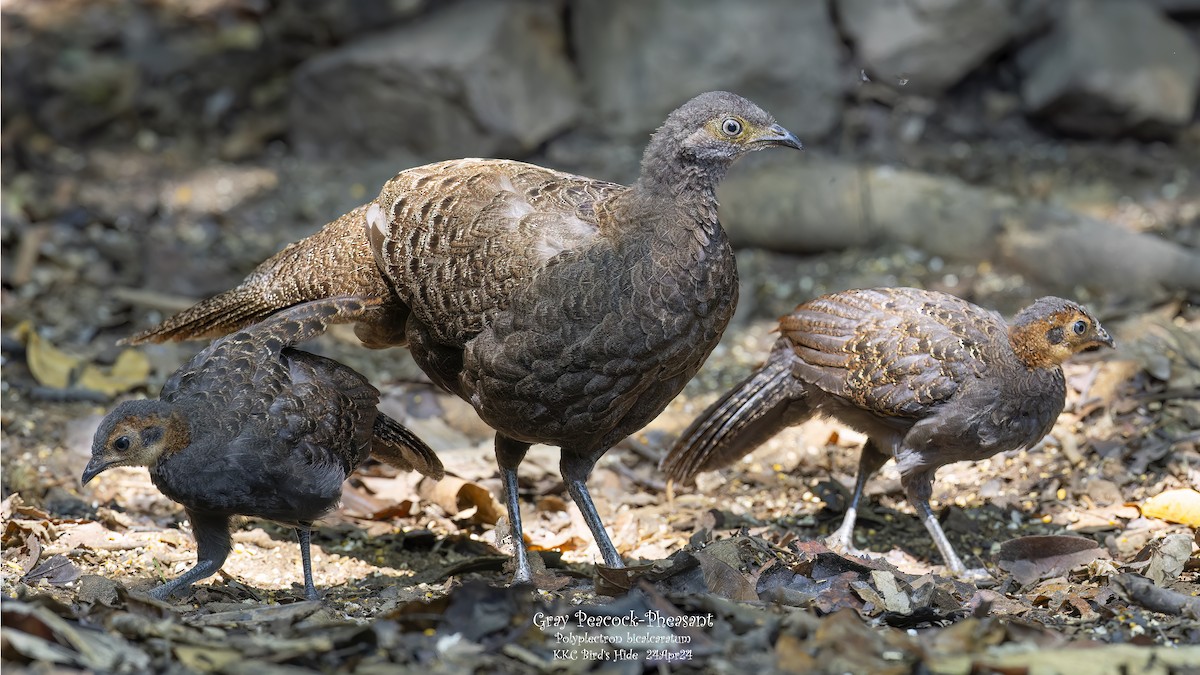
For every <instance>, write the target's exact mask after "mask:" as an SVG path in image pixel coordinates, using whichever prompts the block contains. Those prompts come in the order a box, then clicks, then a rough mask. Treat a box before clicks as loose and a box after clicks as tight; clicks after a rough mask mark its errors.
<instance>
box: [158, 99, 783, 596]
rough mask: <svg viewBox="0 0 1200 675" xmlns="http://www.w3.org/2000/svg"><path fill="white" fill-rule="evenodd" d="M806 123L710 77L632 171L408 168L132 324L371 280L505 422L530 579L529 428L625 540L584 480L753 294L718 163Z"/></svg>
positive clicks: (506, 460)
mask: <svg viewBox="0 0 1200 675" xmlns="http://www.w3.org/2000/svg"><path fill="white" fill-rule="evenodd" d="M774 146H786V147H792V148H799V147H800V143H799V141H797V140H796V137H795V136H793V135H792V134H791V133H790V132H788V131H787V130H786V129H784V128H783V127H781V126H779V125H778V124H776V123H775V120H774V119H773V118H772V117H771V116H770V115H768V114H767V113H766V112H764V111H763V110H762V109H761V108H759V107H758V106H756V105H755V104H753V103H751V102H750V101H747V100H746V99H744V98H741V97H740V96H735V95H733V94H730V93H727V92H709V93H707V94H701V95H700V96H697V97H696V98H694V99H692V100H691V101H688V102H687V103H685V104H684V105H683V106H681V107H680V108H679V109H677V110H675V111H674V112H672V113H671V114H670V115H669V116H668V117H667V120H666V121H665V122H664V123H663V125H662V127H660V128H659V129H658V131H656V132H655V133H654V135H653V136H652V137H651V139H650V143H649V145H648V146H647V147H646V151H645V153H644V154H643V156H642V165H641V175H640V176H639V177H638V180H637V182H636V183H634V184H633V185H631V186H624V185H617V184H615V183H608V182H605V181H599V180H595V179H591V178H585V177H583V176H575V175H571V174H567V173H562V172H559V171H552V170H549V169H544V168H541V167H538V166H534V165H531V164H524V163H521V162H512V161H506V160H495V159H463V160H455V161H449V162H439V163H437V164H429V165H426V166H419V167H416V168H413V169H409V170H407V171H403V172H401V173H400V174H398V175H397V176H395V177H394V178H393V179H392V180H390V181H389V182H388V183H387V184H386V185H385V186H384V187H383V190H382V192H381V193H380V194H379V196H378V197H377V198H376V199H375V200H374V201H372V202H370V203H369V204H366V205H364V206H362V207H360V208H358V209H356V210H355V211H352V212H351V213H349V214H346V215H345V216H343V217H342V218H340V219H338V220H337V221H335V222H333V223H330V224H329V225H327V226H326V227H325V229H324V230H322V231H321V232H318V233H317V234H315V235H313V236H311V237H309V238H308V239H305V240H304V241H301V242H298V243H296V244H293V245H291V246H289V247H288V248H286V249H284V250H283V251H282V252H280V253H279V254H278V255H276V256H275V257H274V258H272V259H270V260H268V261H266V262H265V263H263V264H262V265H260V266H259V268H258V269H257V270H255V271H254V272H253V273H251V275H250V276H249V277H248V278H247V279H246V280H245V281H244V282H243V283H242V284H241V285H240V286H238V287H237V288H234V289H232V290H230V291H228V292H226V293H222V294H221V295H218V296H216V297H214V298H211V299H209V300H206V301H204V302H202V303H200V304H199V305H197V306H195V307H193V308H191V309H188V310H185V311H184V312H182V313H180V314H178V315H176V316H174V317H172V318H170V319H168V320H167V321H166V322H164V323H163V324H162V325H160V326H157V327H155V328H153V329H151V330H149V331H147V332H145V333H142V334H140V335H137V336H135V337H134V341H143V340H155V341H158V340H166V339H183V338H189V337H195V336H202V335H205V334H211V333H214V332H215V333H221V332H225V331H228V330H232V329H235V328H237V327H238V326H240V325H244V322H246V321H249V320H253V318H254V317H257V316H261V315H262V314H263V313H265V312H270V311H272V310H273V309H276V308H278V307H281V306H286V305H289V304H292V303H295V302H300V301H303V300H306V299H310V298H313V297H323V296H324V295H325V294H329V293H331V292H343V293H352V294H355V295H360V294H374V295H376V296H377V297H380V298H383V299H384V300H385V302H386V305H387V308H388V311H387V312H385V313H384V314H382V315H379V316H377V317H375V319H376V320H372V321H360V322H359V323H358V326H357V331H358V335H359V337H360V338H362V340H363V342H364V343H366V344H368V345H369V346H386V345H393V344H395V345H404V344H407V345H408V347H409V349H410V350H411V352H412V355H413V358H414V359H415V360H416V362H417V364H418V365H420V367H421V369H422V370H424V371H425V373H426V374H428V375H429V377H430V378H431V379H433V380H434V381H435V382H437V383H438V384H439V385H441V386H443V387H445V388H446V389H448V390H449V391H451V392H453V393H455V394H457V395H458V396H461V397H462V398H463V399H465V400H467V401H469V402H470V403H471V404H472V405H473V406H474V408H475V410H476V411H477V412H478V413H479V415H480V417H482V418H483V420H484V421H486V422H487V423H488V424H489V425H490V426H491V427H492V428H494V429H495V430H496V459H497V463H498V464H499V465H500V472H501V475H502V477H503V481H504V490H505V499H506V503H507V505H508V515H509V519H510V520H511V522H512V525H513V532H514V537H513V538H514V545H515V546H514V548H515V551H516V563H517V564H516V572H515V574H514V577H513V578H514V581H528V580H529V579H530V578H531V568H530V566H529V562H528V559H527V555H526V551H525V545H524V540H523V539H522V532H521V517H520V511H519V507H518V500H517V467H518V466H519V465H520V463H521V461H522V460H523V459H524V457H525V452H526V451H527V450H528V449H529V446H530V445H531V444H533V443H546V444H549V445H556V446H559V447H560V448H561V449H562V455H561V461H560V468H561V471H562V475H563V480H564V482H565V483H566V486H567V490H568V492H569V493H570V495H571V497H572V499H574V500H575V503H576V504H578V506H579V508H580V510H581V511H582V513H583V516H584V520H585V521H586V522H587V524H588V526H589V528H590V529H591V531H592V534H593V536H594V537H595V539H596V543H597V544H598V546H599V548H600V552H601V554H602V555H603V557H604V562H605V563H606V564H608V565H610V566H613V567H620V566H621V564H622V563H621V557H620V555H618V553H617V550H616V548H615V547H614V546H613V544H612V541H611V540H610V539H609V537H608V534H607V532H605V530H604V524H603V523H602V522H601V521H600V516H599V514H597V512H596V508H595V506H594V505H593V503H592V499H591V496H590V495H589V493H588V489H587V484H586V480H587V477H588V475H589V474H590V473H591V470H592V467H593V466H595V463H596V461H597V460H598V459H599V458H600V456H601V455H603V454H604V453H605V452H606V451H607V450H608V449H609V448H611V447H612V446H613V445H614V444H615V443H616V442H617V441H619V440H621V439H622V438H624V437H625V436H627V435H629V434H630V433H633V432H634V431H637V430H638V429H640V428H641V427H643V426H645V425H646V424H647V423H648V422H649V421H650V420H652V419H654V417H655V416H657V415H658V414H659V413H660V412H661V411H662V410H663V408H665V407H666V405H667V403H668V402H669V401H670V400H671V399H672V398H674V397H675V395H676V394H678V393H679V390H680V389H682V388H683V385H684V383H686V382H687V381H688V380H689V379H691V377H692V375H693V374H695V372H696V370H697V369H698V368H699V367H700V364H701V363H703V362H704V359H705V358H706V357H707V356H708V354H709V352H711V351H712V349H713V347H714V346H716V344H717V341H718V340H719V339H720V337H721V334H722V332H723V331H724V330H725V326H726V325H727V324H728V323H729V318H730V316H732V314H733V308H734V305H735V304H736V302H737V290H738V285H737V267H736V262H735V260H734V257H733V250H732V248H731V247H730V245H729V240H728V238H727V237H726V235H725V231H724V230H723V229H722V228H721V224H720V223H719V222H718V220H717V199H716V187H717V183H718V182H719V181H720V180H721V178H722V177H723V176H724V175H725V172H726V170H727V169H728V168H729V167H730V166H731V165H732V164H733V163H734V161H736V160H737V159H738V158H739V157H741V156H742V155H745V154H746V153H748V152H751V151H754V150H759V149H762V148H768V147H774Z"/></svg>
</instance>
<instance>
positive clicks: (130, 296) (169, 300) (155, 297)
mask: <svg viewBox="0 0 1200 675" xmlns="http://www.w3.org/2000/svg"><path fill="white" fill-rule="evenodd" d="M109 292H110V293H111V295H112V297H113V298H115V299H117V300H120V301H122V302H127V303H129V304H131V305H138V306H140V307H149V308H150V309H157V310H161V311H164V312H181V311H183V310H185V309H187V308H188V307H191V306H192V305H194V304H196V303H197V302H199V301H198V300H196V299H195V298H189V297H185V296H182V295H175V294H172V293H160V292H158V291H151V290H147V289H145V288H129V287H127V286H117V287H116V288H113V289H112V290H111V291H109Z"/></svg>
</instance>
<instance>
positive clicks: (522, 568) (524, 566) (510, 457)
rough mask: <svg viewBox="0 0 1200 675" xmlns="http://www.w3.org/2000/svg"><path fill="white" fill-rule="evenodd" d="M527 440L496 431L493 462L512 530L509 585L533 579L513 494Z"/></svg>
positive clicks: (518, 511)
mask: <svg viewBox="0 0 1200 675" xmlns="http://www.w3.org/2000/svg"><path fill="white" fill-rule="evenodd" d="M528 450H529V443H524V442H521V441H517V440H514V439H512V438H509V437H507V436H502V435H500V434H496V464H498V465H499V466H500V477H501V478H502V479H503V481H504V503H505V505H506V506H508V523H509V526H510V529H511V531H512V539H513V557H514V558H515V559H516V568H517V569H516V571H515V572H513V578H512V584H513V585H516V584H526V583H529V582H530V581H532V580H533V568H531V567H530V566H529V553H528V551H526V550H525V533H524V531H523V530H522V529H521V503H520V500H519V499H518V494H517V467H518V466H520V464H521V460H523V459H525V453H526V452H527V451H528Z"/></svg>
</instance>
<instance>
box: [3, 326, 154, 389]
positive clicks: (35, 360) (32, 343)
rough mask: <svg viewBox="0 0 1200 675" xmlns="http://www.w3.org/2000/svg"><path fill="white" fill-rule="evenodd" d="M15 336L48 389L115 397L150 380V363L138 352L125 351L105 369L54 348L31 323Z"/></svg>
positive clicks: (34, 373) (19, 329) (38, 376)
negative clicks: (23, 346)
mask: <svg viewBox="0 0 1200 675" xmlns="http://www.w3.org/2000/svg"><path fill="white" fill-rule="evenodd" d="M16 333H17V338H18V339H19V340H21V341H22V342H23V343H24V344H25V353H26V360H27V362H28V364H29V372H30V373H32V374H33V377H34V379H36V380H37V381H38V383H39V384H41V385H43V386H46V387H53V388H55V389H67V388H69V387H78V388H81V389H90V390H92V391H98V392H101V393H104V394H107V395H108V396H116V395H117V394H121V393H124V392H127V391H129V390H130V389H133V388H135V387H140V386H143V385H145V384H146V381H147V380H148V379H149V377H150V360H149V359H147V358H146V355H145V354H142V353H141V352H139V351H137V350H135V349H126V350H124V351H122V352H121V353H120V354H118V355H117V360H116V361H115V362H113V364H112V366H109V367H107V368H102V367H100V366H98V365H96V364H94V363H89V362H88V361H87V360H86V359H84V358H83V357H80V356H75V355H73V354H68V353H67V352H65V351H63V350H61V349H59V348H58V347H55V346H54V345H52V344H51V343H50V342H49V341H47V340H45V339H43V338H42V337H41V336H40V335H38V334H37V331H36V330H34V328H33V324H31V323H29V322H28V321H26V322H23V323H21V324H20V325H19V326H17V330H16Z"/></svg>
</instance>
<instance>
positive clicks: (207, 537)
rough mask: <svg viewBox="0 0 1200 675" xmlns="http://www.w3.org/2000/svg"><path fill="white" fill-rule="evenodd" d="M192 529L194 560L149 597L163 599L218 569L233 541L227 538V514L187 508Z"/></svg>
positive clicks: (205, 577)
mask: <svg viewBox="0 0 1200 675" xmlns="http://www.w3.org/2000/svg"><path fill="white" fill-rule="evenodd" d="M188 519H189V520H191V521H192V532H193V533H194V534H195V535H196V564H195V565H194V566H192V568H191V569H190V570H188V571H186V572H184V573H183V574H181V575H179V576H178V577H176V578H174V579H172V580H171V581H168V582H167V583H165V584H163V585H161V586H158V587H156V588H154V589H152V590H151V591H150V595H151V597H154V598H155V599H158V600H166V599H167V598H169V597H171V595H172V594H174V593H178V592H180V591H186V590H187V589H188V588H190V587H191V585H192V584H194V583H196V582H197V581H200V580H201V579H207V578H208V577H211V576H212V575H214V574H216V573H217V572H219V571H220V570H221V565H224V564H225V559H226V558H227V557H229V550H230V549H231V548H232V547H233V544H232V542H231V540H230V538H229V517H228V516H219V515H212V514H201V513H196V512H193V511H188Z"/></svg>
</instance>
